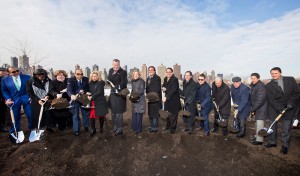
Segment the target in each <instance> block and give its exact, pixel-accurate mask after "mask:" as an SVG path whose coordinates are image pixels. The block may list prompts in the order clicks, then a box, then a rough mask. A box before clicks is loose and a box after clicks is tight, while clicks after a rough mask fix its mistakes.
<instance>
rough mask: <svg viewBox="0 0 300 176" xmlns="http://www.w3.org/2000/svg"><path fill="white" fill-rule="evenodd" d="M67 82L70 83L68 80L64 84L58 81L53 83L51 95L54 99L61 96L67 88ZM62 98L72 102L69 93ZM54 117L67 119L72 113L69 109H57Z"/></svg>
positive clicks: (50, 90)
mask: <svg viewBox="0 0 300 176" xmlns="http://www.w3.org/2000/svg"><path fill="white" fill-rule="evenodd" d="M67 82H68V80H67V78H66V79H65V80H64V81H63V82H61V81H58V80H57V79H55V80H53V81H51V82H50V85H49V94H50V95H51V96H52V97H53V98H56V96H57V94H61V92H60V91H62V90H64V89H66V88H67ZM62 98H66V99H67V100H68V101H70V97H69V95H68V94H67V92H65V93H63V94H62ZM53 115H54V116H55V117H66V116H69V115H70V111H69V109H55V110H54V111H53Z"/></svg>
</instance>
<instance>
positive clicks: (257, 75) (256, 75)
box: [251, 73, 260, 79]
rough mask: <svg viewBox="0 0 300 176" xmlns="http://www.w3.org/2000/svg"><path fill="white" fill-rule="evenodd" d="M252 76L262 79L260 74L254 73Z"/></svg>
mask: <svg viewBox="0 0 300 176" xmlns="http://www.w3.org/2000/svg"><path fill="white" fill-rule="evenodd" d="M251 76H255V77H256V78H257V79H259V78H260V75H259V74H258V73H252V74H251Z"/></svg>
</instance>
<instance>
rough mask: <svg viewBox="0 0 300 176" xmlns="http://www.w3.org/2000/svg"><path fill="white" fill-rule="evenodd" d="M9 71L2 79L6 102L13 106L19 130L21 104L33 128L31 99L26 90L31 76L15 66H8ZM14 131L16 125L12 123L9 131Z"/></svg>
mask: <svg viewBox="0 0 300 176" xmlns="http://www.w3.org/2000/svg"><path fill="white" fill-rule="evenodd" d="M7 72H8V73H9V75H8V76H6V77H4V78H3V79H2V80H1V90H2V94H3V97H4V98H5V104H6V105H7V106H13V107H12V109H13V112H14V117H15V125H16V130H17V131H20V123H21V106H23V109H24V111H25V114H26V117H27V119H28V128H29V129H31V111H30V101H29V96H28V94H27V92H26V83H27V81H28V80H29V79H30V76H29V75H24V74H21V73H19V70H17V69H16V68H15V67H8V69H7ZM13 132H14V127H13V124H11V128H10V130H9V133H13Z"/></svg>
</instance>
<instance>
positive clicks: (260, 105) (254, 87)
mask: <svg viewBox="0 0 300 176" xmlns="http://www.w3.org/2000/svg"><path fill="white" fill-rule="evenodd" d="M251 80H252V82H251V85H250V86H251V90H250V95H251V115H255V119H256V125H255V129H256V135H255V140H253V141H252V144H253V145H262V143H263V142H264V138H263V136H259V135H258V131H259V130H261V129H263V128H264V120H265V119H266V118H267V106H268V101H267V91H266V87H265V84H264V83H263V82H261V81H260V75H259V74H258V73H252V74H251Z"/></svg>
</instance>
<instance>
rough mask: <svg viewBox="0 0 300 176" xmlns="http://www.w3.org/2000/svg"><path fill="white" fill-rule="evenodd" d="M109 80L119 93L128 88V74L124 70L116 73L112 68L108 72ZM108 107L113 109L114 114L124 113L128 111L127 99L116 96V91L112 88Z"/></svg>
mask: <svg viewBox="0 0 300 176" xmlns="http://www.w3.org/2000/svg"><path fill="white" fill-rule="evenodd" d="M107 79H108V80H109V81H111V82H112V83H113V84H114V85H115V87H116V89H118V90H119V91H121V90H122V89H124V88H127V82H128V81H127V72H126V71H125V70H123V69H122V68H120V69H119V70H118V71H117V72H116V73H114V70H113V69H112V68H111V69H110V70H109V72H108V76H107ZM108 105H109V107H110V108H111V111H112V113H117V114H120V113H124V112H125V111H126V97H122V96H119V95H117V94H115V93H114V89H113V88H112V89H111V93H110V96H109V102H108Z"/></svg>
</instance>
